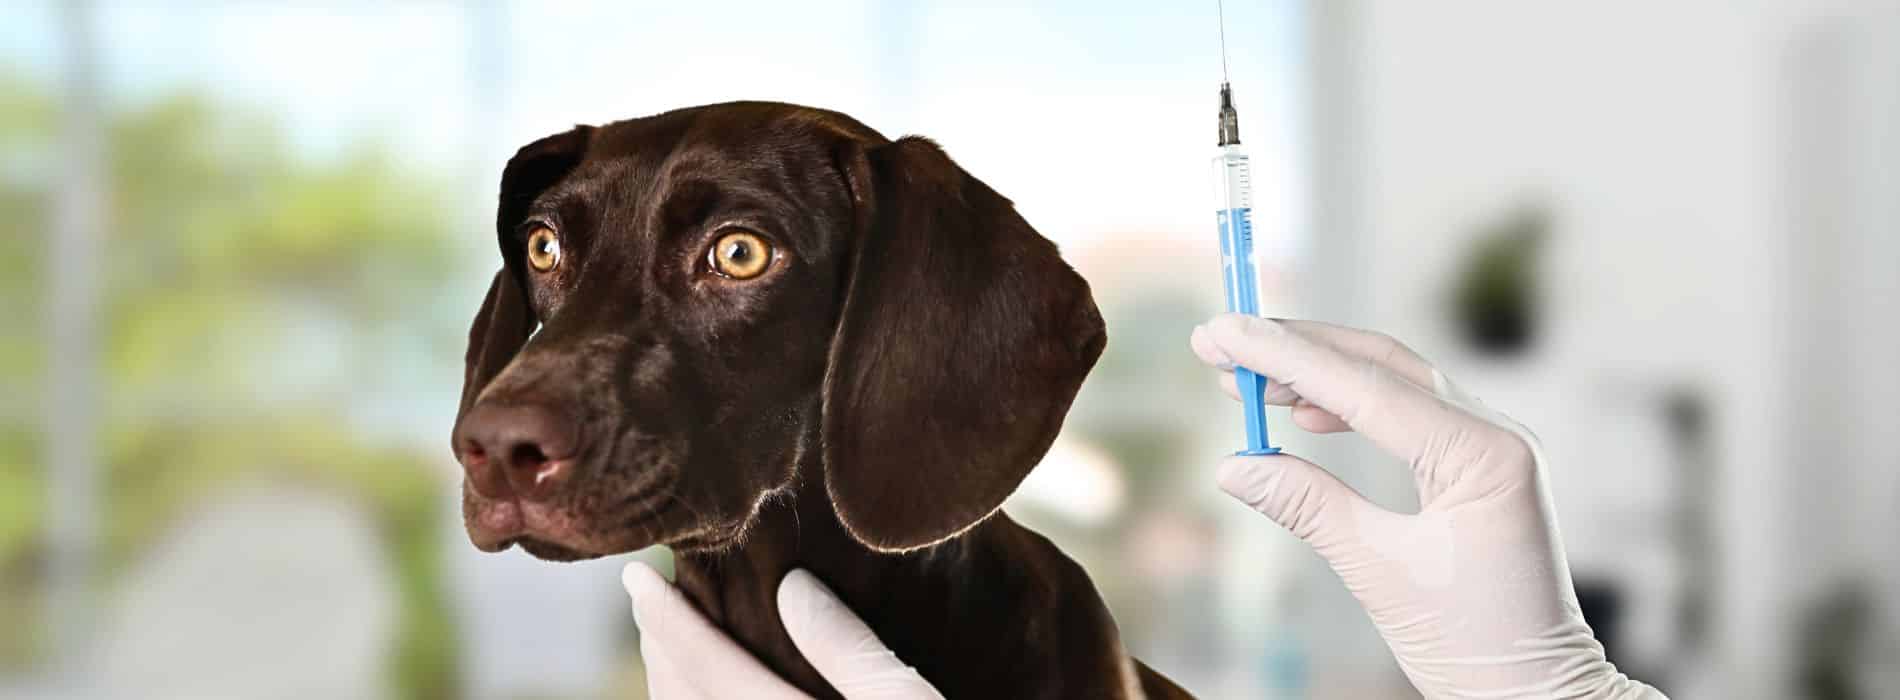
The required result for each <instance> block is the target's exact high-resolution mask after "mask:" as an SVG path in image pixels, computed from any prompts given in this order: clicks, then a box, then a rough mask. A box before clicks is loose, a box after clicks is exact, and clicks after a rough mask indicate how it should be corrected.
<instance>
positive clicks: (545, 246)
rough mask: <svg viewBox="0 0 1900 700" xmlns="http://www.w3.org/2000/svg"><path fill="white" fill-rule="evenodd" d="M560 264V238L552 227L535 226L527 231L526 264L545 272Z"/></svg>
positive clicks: (537, 270)
mask: <svg viewBox="0 0 1900 700" xmlns="http://www.w3.org/2000/svg"><path fill="white" fill-rule="evenodd" d="M559 264H561V238H560V236H557V235H555V233H554V229H552V228H549V227H547V226H536V227H534V230H533V231H531V232H529V233H528V265H529V266H531V267H533V268H534V269H535V271H536V272H547V271H548V270H552V269H554V266H555V265H559Z"/></svg>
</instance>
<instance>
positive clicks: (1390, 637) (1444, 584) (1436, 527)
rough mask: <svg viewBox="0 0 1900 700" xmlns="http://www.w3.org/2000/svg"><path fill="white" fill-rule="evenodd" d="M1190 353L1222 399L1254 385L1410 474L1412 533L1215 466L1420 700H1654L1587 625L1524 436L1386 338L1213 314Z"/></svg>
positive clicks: (1350, 501)
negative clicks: (1362, 616) (1317, 575)
mask: <svg viewBox="0 0 1900 700" xmlns="http://www.w3.org/2000/svg"><path fill="white" fill-rule="evenodd" d="M1192 345H1193V347H1194V352H1195V354H1197V355H1199V356H1200V357H1201V359H1202V361H1204V362H1206V363H1208V364H1210V365H1213V366H1214V367H1216V368H1218V369H1221V370H1223V371H1224V372H1223V373H1224V375H1225V376H1226V379H1225V382H1224V386H1226V387H1227V391H1228V393H1229V394H1230V395H1233V394H1236V390H1235V389H1234V387H1233V384H1234V382H1233V378H1232V373H1231V371H1232V368H1233V367H1234V366H1235V365H1239V366H1241V367H1246V368H1248V369H1251V370H1254V371H1256V372H1259V373H1261V374H1264V375H1266V376H1267V377H1268V378H1269V379H1270V380H1271V383H1270V384H1269V385H1268V389H1267V401H1268V403H1272V404H1276V405H1283V406H1288V405H1290V406H1292V407H1293V413H1292V415H1293V422H1294V423H1296V424H1298V425H1299V426H1300V427H1301V428H1304V429H1306V430H1308V431H1312V432H1316V433H1331V432H1342V431H1349V430H1350V431H1356V432H1358V433H1360V434H1361V435H1364V436H1365V437H1366V439H1368V440H1371V441H1372V443H1373V444H1374V445H1377V446H1378V447H1379V448H1380V449H1382V450H1384V451H1386V452H1389V453H1391V454H1393V455H1395V456H1397V457H1399V458H1400V459H1401V460H1404V461H1405V462H1406V463H1407V464H1409V465H1410V466H1411V470H1412V477H1413V480H1414V482H1415V483H1416V484H1417V487H1418V495H1419V504H1420V510H1419V513H1417V514H1415V515H1413V514H1403V513H1394V512H1392V511H1389V510H1386V509H1384V508H1381V507H1379V506H1377V505H1375V504H1373V503H1372V502H1371V501H1368V500H1366V499H1365V497H1364V496H1362V495H1360V494H1359V493H1358V492H1356V491H1354V490H1353V489H1352V488H1351V487H1349V486H1347V485H1346V484H1345V483H1343V482H1341V481H1340V480H1339V479H1338V478H1336V477H1334V476H1333V475H1332V474H1330V473H1328V472H1327V471H1326V470H1325V469H1322V468H1320V467H1318V466H1315V465H1314V464H1313V463H1311V462H1308V461H1306V460H1303V459H1300V458H1299V457H1295V456H1293V455H1290V454H1279V455H1273V456H1268V457H1233V458H1229V459H1227V460H1226V461H1224V462H1222V464H1221V467H1220V473H1219V480H1220V486H1221V489H1222V490H1224V491H1226V492H1227V493H1228V494H1230V495H1232V496H1233V497H1235V498H1237V499H1240V500H1241V501H1242V502H1244V503H1246V504H1247V505H1248V506H1251V507H1252V508H1253V509H1254V510H1257V511H1259V512H1260V513H1261V514H1263V515H1266V516H1267V517H1268V518H1271V519H1273V521H1274V522H1276V523H1279V524H1280V525H1281V526H1283V527H1285V528H1286V529H1287V530H1289V531H1291V532H1292V533H1293V534H1294V535H1295V536H1297V537H1299V538H1300V539H1302V540H1304V541H1306V542H1307V543H1308V544H1310V545H1312V547H1313V548H1314V549H1315V550H1316V551H1318V552H1319V555H1320V556H1321V557H1323V558H1324V559H1325V560H1326V562H1327V563H1328V564H1330V565H1332V568H1333V571H1334V572H1336V573H1338V574H1339V577H1340V579H1342V580H1343V581H1345V584H1346V588H1347V589H1349V590H1351V591H1352V593H1353V596H1355V597H1356V598H1358V599H1359V603H1360V605H1362V606H1364V607H1365V609H1366V612H1367V614H1369V615H1370V616H1371V617H1372V622H1373V624H1374V625H1375V626H1377V627H1378V629H1379V634H1380V635H1381V636H1383V637H1385V642H1386V645H1387V646H1388V647H1390V648H1391V649H1392V654H1393V656H1395V657H1397V659H1398V662H1399V667H1400V668H1402V669H1404V671H1405V675H1406V677H1407V678H1409V679H1411V681H1412V684H1413V685H1414V686H1417V687H1418V689H1419V691H1420V692H1421V693H1423V694H1424V695H1425V697H1427V698H1487V699H1490V698H1617V699H1623V698H1661V697H1663V695H1662V693H1661V692H1658V691H1657V690H1655V689H1654V688H1650V687H1649V686H1646V685H1643V684H1642V683H1638V682H1636V681H1632V680H1630V679H1629V678H1628V677H1626V676H1624V675H1623V674H1622V673H1619V672H1618V671H1617V670H1616V668H1615V667H1614V666H1612V665H1610V663H1609V662H1608V661H1607V660H1605V659H1604V656H1603V646H1602V645H1601V644H1599V643H1598V642H1597V640H1596V637H1595V636H1594V635H1593V634H1592V633H1591V631H1590V627H1589V626H1588V625H1586V624H1584V621H1583V613H1582V612H1581V610H1579V608H1578V606H1577V596H1576V591H1575V589H1574V588H1573V587H1572V585H1571V581H1570V567H1569V564H1568V563H1567V562H1566V561H1565V559H1564V550H1563V543H1562V541H1561V539H1559V537H1558V535H1557V518H1556V515H1555V512H1554V509H1553V508H1552V506H1551V500H1550V493H1549V489H1548V485H1547V484H1546V483H1545V481H1546V480H1545V476H1544V464H1543V461H1544V460H1543V458H1542V455H1541V452H1540V450H1539V448H1538V447H1537V439H1536V437H1535V436H1533V435H1531V433H1530V431H1529V430H1526V429H1525V428H1524V427H1523V426H1521V425H1518V424H1517V423H1515V422H1513V421H1511V420H1510V419H1509V418H1506V417H1505V416H1504V415H1503V414H1501V413H1498V412H1496V411H1493V410H1490V409H1488V408H1486V407H1485V406H1484V405H1483V404H1481V403H1479V402H1478V401H1477V400H1475V399H1472V398H1470V397H1468V396H1466V395H1464V394H1463V393H1461V392H1459V391H1458V390H1457V389H1456V388H1455V387H1453V386H1452V385H1451V382H1450V381H1448V380H1446V379H1445V376H1444V375H1443V374H1440V373H1439V372H1438V371H1437V370H1435V369H1433V368H1432V366H1431V364H1430V363H1427V362H1426V361H1425V360H1424V359H1423V358H1420V357H1419V356H1418V355H1417V354H1416V353H1413V352H1412V351H1411V350H1410V349H1408V348H1406V347H1405V346H1404V345H1402V344H1400V343H1399V342H1397V341H1395V340H1392V339H1391V338H1387V337H1385V336H1382V335H1378V334H1374V333H1368V332H1365V331H1359V330H1353V329H1350V328H1342V327H1339V326H1331V325H1327V324H1323V323H1314V322H1306V321H1277V322H1276V321H1271V320H1267V319H1263V318H1255V317H1251V316H1243V315H1238V314H1225V315H1222V316H1217V317H1215V318H1214V319H1213V320H1211V321H1209V322H1208V323H1207V324H1205V325H1202V326H1200V327H1197V328H1195V329H1194V334H1193V338H1192Z"/></svg>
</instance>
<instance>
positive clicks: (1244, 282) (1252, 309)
mask: <svg viewBox="0 0 1900 700" xmlns="http://www.w3.org/2000/svg"><path fill="white" fill-rule="evenodd" d="M1214 203H1215V209H1214V212H1215V217H1216V223H1217V226H1218V229H1219V232H1220V254H1221V269H1222V270H1223V282H1224V283H1225V286H1226V289H1227V310H1228V311H1232V312H1236V313H1243V314H1252V315H1259V313H1260V301H1259V297H1258V294H1259V283H1258V280H1257V279H1256V278H1255V276H1254V264H1253V182H1252V175H1251V173H1250V168H1249V166H1248V163H1247V155H1246V154H1245V153H1241V152H1240V147H1239V146H1237V145H1229V146H1222V147H1221V149H1220V152H1219V153H1218V154H1216V155H1215V156H1214Z"/></svg>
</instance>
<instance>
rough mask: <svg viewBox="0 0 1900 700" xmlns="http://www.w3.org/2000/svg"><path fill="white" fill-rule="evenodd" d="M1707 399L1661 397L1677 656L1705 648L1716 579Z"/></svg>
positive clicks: (1693, 393) (1677, 392)
mask: <svg viewBox="0 0 1900 700" xmlns="http://www.w3.org/2000/svg"><path fill="white" fill-rule="evenodd" d="M1709 412H1710V411H1709V399H1708V397H1706V396H1704V395H1703V393H1702V391H1700V390H1698V389H1695V388H1691V387H1687V386H1682V387H1676V388H1674V389H1671V390H1670V391H1669V392H1668V393H1666V394H1665V395H1664V396H1663V399H1662V413H1663V421H1664V422H1665V424H1666V425H1668V426H1669V437H1670V440H1671V443H1670V450H1671V454H1672V455H1673V456H1674V461H1675V463H1676V479H1675V480H1676V483H1677V484H1681V485H1682V486H1680V487H1678V488H1677V489H1676V499H1677V501H1678V502H1677V505H1676V507H1675V508H1674V509H1672V515H1671V517H1670V521H1671V526H1670V531H1671V532H1670V538H1671V539H1672V540H1673V541H1674V548H1675V551H1676V556H1677V557H1679V558H1680V560H1681V562H1682V569H1683V574H1682V576H1683V580H1682V594H1681V595H1680V597H1679V598H1678V600H1677V601H1676V624H1677V627H1678V629H1677V634H1678V635H1679V639H1680V640H1681V643H1682V648H1681V649H1679V650H1678V652H1680V653H1684V654H1689V653H1695V652H1700V651H1704V650H1706V648H1707V646H1708V644H1707V642H1708V638H1709V628H1710V618H1711V617H1712V608H1713V605H1714V603H1713V602H1712V599H1713V597H1714V596H1713V595H1712V594H1711V593H1710V592H1711V591H1716V590H1720V586H1719V585H1717V581H1716V564H1717V562H1716V561H1715V552H1718V551H1720V541H1719V539H1718V538H1717V536H1716V533H1715V532H1714V528H1713V526H1712V525H1711V524H1712V523H1713V522H1714V519H1715V517H1716V516H1715V514H1714V512H1713V510H1714V508H1715V504H1714V503H1713V502H1712V500H1711V497H1710V494H1712V493H1716V492H1717V491H1718V489H1719V483H1718V480H1719V479H1720V478H1721V475H1720V473H1719V470H1718V469H1716V464H1715V455H1714V448H1713V447H1712V446H1711V445H1710V441H1709V425H1710V415H1709Z"/></svg>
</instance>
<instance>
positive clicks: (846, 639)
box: [620, 562, 943, 700]
mask: <svg viewBox="0 0 1900 700" xmlns="http://www.w3.org/2000/svg"><path fill="white" fill-rule="evenodd" d="M620 583H621V585H624V586H626V588H627V595H628V596H629V597H631V598H632V599H633V621H634V624H636V625H639V626H640V656H641V657H642V658H644V659H645V661H646V669H647V694H648V695H649V696H651V697H653V698H657V699H660V700H721V699H723V698H758V699H760V700H791V699H794V698H810V697H811V696H809V695H806V694H804V693H803V692H800V691H799V690H798V689H797V688H794V687H792V686H791V684H789V683H786V682H785V681H784V680H783V679H780V678H779V677H778V675H777V674H774V673H772V671H771V670H770V669H767V668H766V667H765V666H764V665H763V664H760V663H759V662H758V660H757V659H754V658H752V654H751V653H750V652H747V651H746V650H745V649H744V648H742V647H740V646H739V645H738V644H737V643H735V642H733V641H732V638H730V637H727V636H726V633H725V632H723V631H720V630H719V628H717V627H714V626H713V625H712V623H710V622H707V621H706V618H705V617H704V616H702V615H700V614H699V609H698V608H695V607H693V604H692V602H690V601H688V600H686V596H685V594H683V593H681V592H680V591H679V589H677V588H674V587H673V586H672V584H669V583H667V582H666V579H664V578H661V577H660V572H658V571H654V570H653V567H651V566H647V565H646V564H644V563H640V562H634V563H631V564H628V565H627V568H626V569H624V570H622V571H621V572H620ZM778 608H779V615H780V617H782V618H784V622H785V632H786V634H788V635H790V636H791V638H792V644H794V645H796V646H797V647H798V651H799V653H801V654H804V655H805V660H806V661H809V662H811V665H812V667H813V668H816V669H818V674H819V675H821V676H824V677H825V680H826V681H827V682H829V683H831V687H833V688H836V689H838V692H839V693H842V694H843V695H844V696H845V698H847V700H942V698H943V695H942V694H940V693H938V692H937V690H936V689H935V688H932V687H930V683H928V682H926V681H925V680H924V678H923V676H919V675H917V671H916V669H913V668H911V667H910V666H907V665H905V664H904V662H902V661H899V660H898V659H897V655H895V654H892V653H891V650H890V649H888V648H885V646H884V643H883V642H880V641H878V639H877V635H875V634H873V633H872V632H871V628H869V627H866V626H864V622H863V621H861V620H859V619H858V617H857V616H856V615H854V614H852V613H851V611H850V610H849V609H847V608H846V607H845V606H844V603H842V602H840V601H839V600H838V597H837V596H836V595H833V594H832V592H831V589H829V588H826V587H825V584H822V583H819V582H818V579H817V577H814V576H812V575H811V573H809V572H807V571H805V570H804V569H795V570H793V571H792V572H791V573H789V574H786V575H785V580H784V581H781V582H779V588H778Z"/></svg>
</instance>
